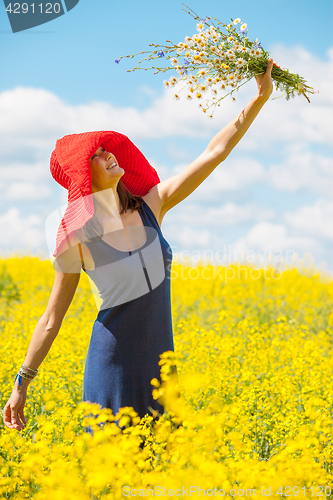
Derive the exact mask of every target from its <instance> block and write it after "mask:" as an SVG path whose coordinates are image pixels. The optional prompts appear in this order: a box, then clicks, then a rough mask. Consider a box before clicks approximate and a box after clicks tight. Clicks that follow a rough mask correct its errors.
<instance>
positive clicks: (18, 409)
mask: <svg viewBox="0 0 333 500" xmlns="http://www.w3.org/2000/svg"><path fill="white" fill-rule="evenodd" d="M79 280H80V273H62V272H59V271H55V279H54V284H53V288H52V292H51V295H50V299H49V302H48V305H47V307H46V310H45V312H44V314H43V316H42V317H41V318H40V320H39V321H38V323H37V325H36V328H35V330H34V332H33V334H32V337H31V341H30V344H29V348H28V352H27V355H26V358H25V360H24V364H25V365H26V366H27V367H29V368H32V369H33V370H37V369H38V368H39V366H40V365H41V363H42V362H43V360H44V358H45V357H46V355H47V353H48V352H49V350H50V348H51V346H52V343H53V341H54V339H55V338H56V336H57V335H58V332H59V330H60V327H61V324H62V320H63V318H64V316H65V314H66V312H67V310H68V308H69V306H70V304H71V302H72V300H73V297H74V294H75V291H76V288H77V286H78V283H79ZM29 383H30V380H27V379H25V378H23V377H22V385H19V379H18V378H17V379H16V381H15V384H14V388H13V391H12V394H11V396H10V398H9V400H8V401H7V403H6V405H5V407H4V409H3V418H4V424H5V425H6V426H7V427H8V428H10V429H16V430H21V429H23V428H24V425H25V423H26V420H25V417H24V412H23V410H24V405H25V401H26V397H27V388H28V385H29Z"/></svg>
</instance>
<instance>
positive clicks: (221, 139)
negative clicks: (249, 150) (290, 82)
mask: <svg viewBox="0 0 333 500" xmlns="http://www.w3.org/2000/svg"><path fill="white" fill-rule="evenodd" d="M272 66H273V59H270V60H269V62H268V66H267V70H266V72H265V73H263V74H261V75H258V76H256V81H257V85H258V93H257V95H256V96H255V97H254V98H253V99H252V100H251V101H250V102H249V104H247V106H246V107H245V108H244V109H243V111H242V112H241V113H240V115H239V116H237V117H236V118H235V119H234V120H232V121H231V122H230V123H228V125H226V126H225V127H224V128H223V129H222V130H220V132H218V133H217V134H216V135H215V136H214V137H213V139H212V140H211V141H210V143H209V144H208V146H207V148H206V149H205V151H204V152H203V153H202V154H201V155H200V156H199V157H198V158H196V159H195V160H194V161H193V162H192V163H191V164H190V165H189V166H188V167H186V168H185V169H184V170H183V171H182V172H180V173H179V174H177V175H175V176H173V177H170V178H169V179H166V180H165V181H162V182H160V183H159V184H157V185H156V186H154V187H153V188H152V189H151V190H150V191H149V193H148V195H149V198H150V201H151V204H152V205H155V207H156V211H157V212H158V213H160V214H161V218H162V217H163V216H164V214H165V213H166V212H167V211H168V210H170V208H172V207H174V206H175V205H177V204H178V203H180V202H181V201H182V200H183V199H184V198H186V197H187V196H188V195H189V194H191V193H192V192H193V191H194V190H195V189H196V188H197V187H198V186H199V185H200V184H201V183H202V182H203V181H204V180H205V179H206V177H208V175H209V174H210V173H211V172H212V171H213V170H214V169H215V168H216V167H217V165H219V164H220V163H221V162H222V161H224V160H225V159H226V158H227V156H228V155H229V154H230V152H231V151H232V150H233V148H234V147H235V146H236V144H237V143H238V142H239V141H240V140H241V138H242V137H243V135H244V134H245V132H246V131H247V130H248V128H249V127H250V125H251V123H252V122H253V120H254V119H255V117H256V116H257V115H258V113H259V111H260V110H261V108H262V107H263V105H264V104H265V103H266V102H267V100H268V99H269V96H270V95H271V93H272V91H273V82H272V78H271V72H272Z"/></svg>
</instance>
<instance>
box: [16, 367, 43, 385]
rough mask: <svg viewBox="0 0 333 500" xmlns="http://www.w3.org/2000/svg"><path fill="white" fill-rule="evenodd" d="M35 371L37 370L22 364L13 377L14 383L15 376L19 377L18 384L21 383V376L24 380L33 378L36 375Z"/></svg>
mask: <svg viewBox="0 0 333 500" xmlns="http://www.w3.org/2000/svg"><path fill="white" fill-rule="evenodd" d="M37 372H38V370H33V369H32V368H29V367H27V366H25V365H24V364H23V365H22V366H21V368H20V369H19V372H18V374H17V375H16V377H15V380H14V384H15V382H16V379H17V377H18V379H19V385H23V382H22V377H23V378H25V379H26V380H33V379H34V378H35V377H36V375H37Z"/></svg>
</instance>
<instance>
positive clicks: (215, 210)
mask: <svg viewBox="0 0 333 500" xmlns="http://www.w3.org/2000/svg"><path fill="white" fill-rule="evenodd" d="M274 215H275V213H274V211H272V210H268V209H266V208H264V207H260V206H258V205H256V204H255V203H249V204H247V205H236V204H235V203H226V204H225V205H223V206H220V207H206V206H205V205H202V204H201V205H200V204H194V203H191V204H188V203H184V204H183V205H182V207H181V208H179V209H177V208H174V209H173V210H171V211H170V212H168V214H167V216H166V219H165V223H166V224H172V223H173V222H177V223H178V224H184V226H185V225H186V226H192V227H193V228H194V227H198V226H202V227H207V226H212V227H215V226H216V227H218V226H230V225H235V224H241V223H244V222H249V221H253V220H256V221H262V220H265V219H271V218H272V217H274ZM209 230H210V231H211V230H212V229H211V227H210V229H209Z"/></svg>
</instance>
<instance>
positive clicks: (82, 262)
mask: <svg viewBox="0 0 333 500" xmlns="http://www.w3.org/2000/svg"><path fill="white" fill-rule="evenodd" d="M78 245H79V250H80V256H81V264H82V269H83V270H84V271H85V268H84V261H83V254H82V248H81V243H79V244H78Z"/></svg>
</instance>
